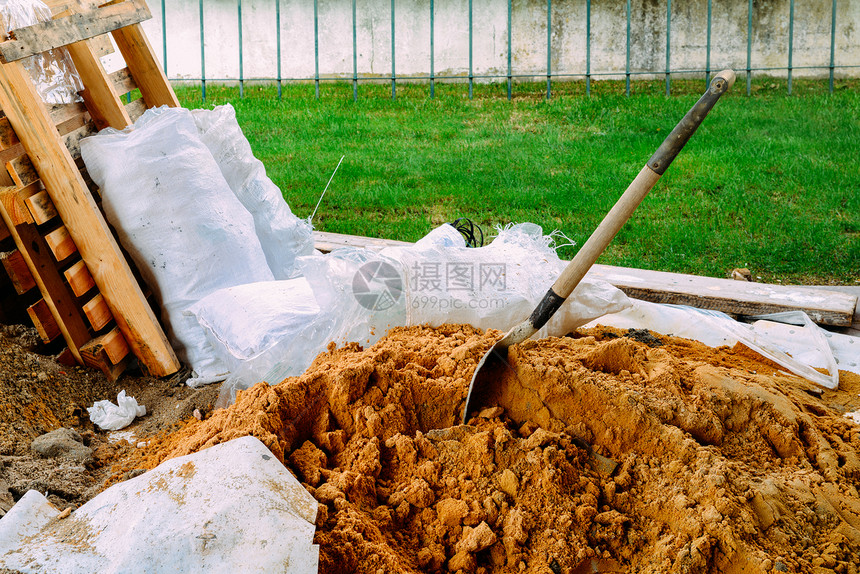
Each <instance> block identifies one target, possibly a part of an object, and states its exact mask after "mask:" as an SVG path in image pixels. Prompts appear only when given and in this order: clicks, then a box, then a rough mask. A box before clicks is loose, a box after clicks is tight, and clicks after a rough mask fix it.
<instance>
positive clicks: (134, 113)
mask: <svg viewBox="0 0 860 574" xmlns="http://www.w3.org/2000/svg"><path fill="white" fill-rule="evenodd" d="M125 109H126V111H127V112H128V117H129V118H131V121H133V122H136V121H137V118H139V117H140V116H142V115H143V112H145V111H146V101H145V100H144V99H143V98H138V99H136V100H132V101H131V102H130V103H128V104H126V105H125Z"/></svg>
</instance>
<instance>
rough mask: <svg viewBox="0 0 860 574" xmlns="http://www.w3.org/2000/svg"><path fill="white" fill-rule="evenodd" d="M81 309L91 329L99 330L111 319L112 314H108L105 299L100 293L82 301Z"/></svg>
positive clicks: (108, 310)
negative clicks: (84, 301)
mask: <svg viewBox="0 0 860 574" xmlns="http://www.w3.org/2000/svg"><path fill="white" fill-rule="evenodd" d="M83 311H84V315H86V317H87V320H88V321H89V322H90V325H91V326H92V328H93V331H101V330H102V329H104V328H105V327H106V326H107V324H108V323H110V322H111V321H113V315H111V314H110V309H108V306H107V301H105V298H104V297H102V295H101V293H99V294H98V295H96V296H95V297H93V298H92V299H90V300H89V301H87V302H86V303H84V305H83Z"/></svg>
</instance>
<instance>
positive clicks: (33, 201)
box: [22, 189, 57, 225]
mask: <svg viewBox="0 0 860 574" xmlns="http://www.w3.org/2000/svg"><path fill="white" fill-rule="evenodd" d="M22 199H23V200H24V203H25V204H26V206H27V209H29V210H30V215H32V216H33V220H34V221H35V222H36V225H42V224H43V223H47V222H49V221H51V220H52V219H53V218H55V217H57V208H56V207H54V202H52V201H51V198H50V197H49V196H48V192H47V191H45V190H44V189H43V190H41V191H38V192H36V193H34V194H33V195H30V196H28V197H22Z"/></svg>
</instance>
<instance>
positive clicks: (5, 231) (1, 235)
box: [0, 221, 11, 241]
mask: <svg viewBox="0 0 860 574" xmlns="http://www.w3.org/2000/svg"><path fill="white" fill-rule="evenodd" d="M10 237H11V234H10V233H9V228H8V227H6V223H4V222H3V221H0V241H6V240H7V239H9V238H10Z"/></svg>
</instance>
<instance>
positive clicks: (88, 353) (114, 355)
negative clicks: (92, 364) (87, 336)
mask: <svg viewBox="0 0 860 574" xmlns="http://www.w3.org/2000/svg"><path fill="white" fill-rule="evenodd" d="M102 352H104V353H105V354H106V355H107V358H108V359H109V360H110V362H111V363H113V364H117V363H119V362H120V361H121V360H122V359H123V358H125V356H126V355H128V353H129V347H128V342H126V340H125V338H124V337H123V336H122V333H121V332H120V330H119V329H116V328H114V329H111V330H110V331H109V332H108V333H106V334H104V335H102V336H100V337H96V338H95V339H93V340H92V341H90V342H89V343H86V344H85V345H84V346H82V347H81V354H83V356H84V357H85V358H87V357H97V356H98V355H99V354H100V353H102Z"/></svg>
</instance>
